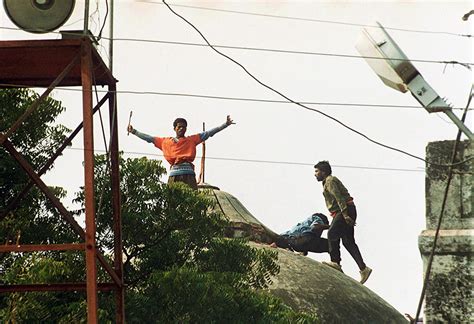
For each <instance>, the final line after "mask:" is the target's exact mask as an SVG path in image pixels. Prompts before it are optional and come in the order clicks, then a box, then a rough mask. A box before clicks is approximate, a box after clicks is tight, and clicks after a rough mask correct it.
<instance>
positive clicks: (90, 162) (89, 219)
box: [81, 38, 97, 323]
mask: <svg viewBox="0 0 474 324" xmlns="http://www.w3.org/2000/svg"><path fill="white" fill-rule="evenodd" d="M81 54H82V55H81V59H82V62H81V63H82V64H81V79H82V108H83V125H84V133H83V134H84V192H85V214H86V282H87V323H97V265H96V246H95V231H96V224H95V201H94V131H93V118H92V75H91V74H92V73H91V71H92V57H91V42H90V40H89V38H83V39H82V46H81Z"/></svg>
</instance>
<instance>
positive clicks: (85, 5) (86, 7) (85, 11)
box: [83, 0, 89, 36]
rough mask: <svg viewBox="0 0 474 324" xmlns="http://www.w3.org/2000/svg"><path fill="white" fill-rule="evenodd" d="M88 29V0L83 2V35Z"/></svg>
mask: <svg viewBox="0 0 474 324" xmlns="http://www.w3.org/2000/svg"><path fill="white" fill-rule="evenodd" d="M88 29H89V0H86V1H85V4H84V32H83V33H84V36H85V35H87V30H88Z"/></svg>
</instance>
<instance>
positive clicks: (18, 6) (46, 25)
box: [3, 0, 76, 33]
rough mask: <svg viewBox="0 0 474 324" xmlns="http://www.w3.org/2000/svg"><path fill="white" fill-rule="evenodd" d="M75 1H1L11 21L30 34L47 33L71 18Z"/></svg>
mask: <svg viewBox="0 0 474 324" xmlns="http://www.w3.org/2000/svg"><path fill="white" fill-rule="evenodd" d="M75 3H76V0H3V6H4V7H5V11H6V12H7V15H8V17H9V18H10V19H11V21H12V22H13V23H14V24H15V25H17V26H18V27H20V28H21V29H23V30H24V31H27V32H30V33H47V32H50V31H52V30H55V29H56V28H59V27H60V26H62V25H63V24H64V23H65V22H66V21H67V20H68V19H69V17H70V16H71V14H72V11H73V10H74V5H75Z"/></svg>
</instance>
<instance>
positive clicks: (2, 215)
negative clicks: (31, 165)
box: [0, 93, 110, 221]
mask: <svg viewBox="0 0 474 324" xmlns="http://www.w3.org/2000/svg"><path fill="white" fill-rule="evenodd" d="M109 98H110V94H109V93H107V94H106V95H105V96H104V97H103V98H102V99H101V100H100V101H99V103H98V104H97V105H96V106H95V107H94V109H93V110H92V114H94V113H95V112H97V110H99V109H100V107H102V105H103V104H104V103H105V102H106V101H107V99H109ZM82 126H83V122H81V123H80V124H79V125H78V126H77V127H76V129H75V130H74V131H73V132H72V133H71V135H69V137H68V138H67V139H66V140H65V141H64V142H63V144H62V145H61V146H60V147H59V148H58V149H57V151H56V152H55V153H54V154H53V155H52V156H51V158H50V159H49V160H48V162H46V163H45V165H44V166H43V167H42V168H41V169H40V170H39V172H38V176H42V175H43V174H44V173H45V172H46V171H47V170H48V169H49V167H50V166H51V165H52V164H53V163H54V161H55V160H56V158H57V157H58V156H60V155H61V153H62V152H63V151H64V149H65V148H66V147H67V146H68V145H69V144H70V143H71V142H72V140H73V139H74V137H76V135H77V134H78V133H79V132H80V131H81V129H82ZM33 185H34V183H33V180H30V182H29V183H28V184H27V185H26V186H25V187H24V188H23V190H22V191H21V192H20V193H19V194H18V195H17V196H16V197H15V198H13V199H12V200H11V201H10V203H9V204H8V206H7V207H6V208H5V210H4V211H2V212H1V213H0V221H2V220H3V219H4V218H5V217H6V216H7V215H8V213H9V212H10V211H11V210H13V209H15V208H16V206H18V204H19V203H20V201H21V199H22V198H23V197H24V196H25V195H26V194H27V193H28V191H29V190H30V189H31V187H33Z"/></svg>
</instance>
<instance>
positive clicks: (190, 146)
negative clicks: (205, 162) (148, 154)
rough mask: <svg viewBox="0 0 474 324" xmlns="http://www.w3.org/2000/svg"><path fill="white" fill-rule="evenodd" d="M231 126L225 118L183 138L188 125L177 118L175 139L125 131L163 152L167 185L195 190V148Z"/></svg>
mask: <svg viewBox="0 0 474 324" xmlns="http://www.w3.org/2000/svg"><path fill="white" fill-rule="evenodd" d="M232 124H234V122H233V120H232V119H231V118H230V116H227V120H226V122H225V123H224V124H222V125H221V126H218V127H215V128H213V129H211V130H208V131H205V132H202V133H199V134H195V135H191V136H184V134H185V133H186V128H187V126H188V123H187V121H186V119H184V118H177V119H176V120H175V121H174V122H173V128H174V131H175V132H176V136H175V137H153V136H150V135H148V134H145V133H142V132H139V131H138V130H136V129H134V128H133V127H132V125H128V128H127V130H128V131H129V132H130V133H132V134H134V135H135V136H137V137H139V138H141V139H142V140H144V141H146V142H148V143H153V144H154V145H155V146H156V147H157V148H159V149H160V150H162V151H163V154H164V156H165V159H166V161H168V163H169V164H170V165H171V168H170V175H169V178H168V183H173V182H184V183H186V184H188V185H189V186H190V187H191V188H193V189H197V183H196V174H195V173H194V165H193V161H194V158H195V157H196V146H197V145H198V144H200V143H202V142H204V141H205V140H207V139H208V138H209V137H212V136H214V135H215V134H216V133H218V132H220V131H221V130H223V129H224V128H227V127H228V126H230V125H232Z"/></svg>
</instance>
